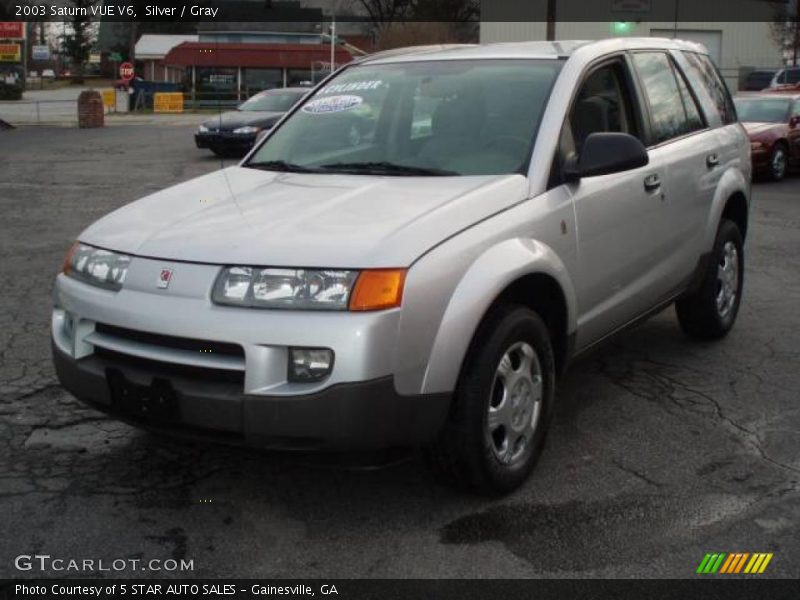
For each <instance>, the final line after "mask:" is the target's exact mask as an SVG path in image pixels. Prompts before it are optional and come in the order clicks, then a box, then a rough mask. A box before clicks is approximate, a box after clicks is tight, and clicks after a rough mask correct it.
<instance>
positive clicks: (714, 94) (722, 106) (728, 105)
mask: <svg viewBox="0 0 800 600" xmlns="http://www.w3.org/2000/svg"><path fill="white" fill-rule="evenodd" d="M683 55H684V56H685V57H686V60H687V61H688V63H689V66H690V70H691V73H690V75H691V76H692V79H693V80H695V81H697V82H699V83H700V85H702V86H703V87H704V88H705V90H706V91H707V92H708V95H709V96H711V100H712V101H713V102H714V106H716V108H717V112H718V113H719V116H720V119H721V120H722V124H723V125H728V124H730V123H735V122H736V120H737V119H736V108H735V107H734V106H733V99H732V98H731V93H730V91H728V86H727V85H725V81H724V80H723V79H722V76H721V75H720V74H719V71H718V70H717V68H716V67H715V66H714V63H712V62H711V59H710V58H708V56H706V55H705V54H697V53H696V52H683Z"/></svg>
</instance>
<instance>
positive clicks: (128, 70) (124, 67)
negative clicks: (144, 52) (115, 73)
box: [119, 62, 133, 81]
mask: <svg viewBox="0 0 800 600" xmlns="http://www.w3.org/2000/svg"><path fill="white" fill-rule="evenodd" d="M119 76H120V78H121V79H124V80H125V81H130V80H131V79H133V65H132V64H131V63H129V62H124V63H122V64H121V65H120V66H119Z"/></svg>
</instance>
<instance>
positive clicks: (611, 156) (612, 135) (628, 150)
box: [564, 132, 650, 181]
mask: <svg viewBox="0 0 800 600" xmlns="http://www.w3.org/2000/svg"><path fill="white" fill-rule="evenodd" d="M649 162H650V157H649V156H648V155H647V149H646V148H645V147H644V145H643V144H642V142H640V141H639V140H638V139H637V138H635V137H633V136H632V135H630V134H628V133H617V132H603V133H590V134H589V135H588V136H587V138H586V140H585V141H584V142H583V148H582V149H581V153H580V155H576V154H572V155H571V156H569V157H568V158H567V159H566V161H565V162H564V177H565V178H566V180H567V181H578V180H579V179H581V178H582V177H595V176H597V175H609V174H611V173H620V172H622V171H630V170H631V169H638V168H639V167H644V166H645V165H647V163H649Z"/></svg>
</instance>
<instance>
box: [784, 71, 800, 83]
mask: <svg viewBox="0 0 800 600" xmlns="http://www.w3.org/2000/svg"><path fill="white" fill-rule="evenodd" d="M786 83H800V69H786Z"/></svg>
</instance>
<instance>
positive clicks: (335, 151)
mask: <svg viewBox="0 0 800 600" xmlns="http://www.w3.org/2000/svg"><path fill="white" fill-rule="evenodd" d="M561 65H562V61H560V60H449V61H426V62H412V63H399V64H389V65H369V64H367V65H363V66H354V67H350V68H347V69H345V70H344V71H343V72H342V73H341V74H340V75H339V76H337V77H336V78H335V79H332V80H331V81H329V82H328V83H327V84H326V85H325V86H324V87H323V88H321V89H319V90H318V91H317V92H316V93H315V94H314V95H313V96H312V97H310V98H308V99H307V100H306V101H305V102H304V104H303V106H302V107H301V108H300V109H299V110H297V111H295V112H294V113H293V114H292V115H291V117H290V118H289V119H288V120H286V121H285V122H284V123H283V125H282V126H281V127H280V128H279V129H278V130H276V131H275V132H274V133H273V134H272V135H271V136H269V137H268V138H267V140H266V142H265V144H264V145H262V146H261V147H260V148H259V149H258V150H257V151H256V152H255V154H254V155H253V156H252V157H251V159H250V161H249V162H248V164H247V166H250V167H260V168H268V169H277V170H298V171H306V172H308V171H320V172H331V171H339V172H348V173H355V174H374V173H378V174H387V175H496V174H507V173H518V172H521V171H522V170H523V169H525V168H526V167H527V164H528V161H529V159H530V154H531V150H532V147H533V142H534V140H535V138H536V132H537V130H538V127H539V121H540V120H541V116H542V113H543V112H544V108H545V106H546V104H547V99H548V97H549V95H550V90H551V88H552V86H553V82H554V81H555V78H556V75H557V74H558V72H559V70H560V68H561Z"/></svg>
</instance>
